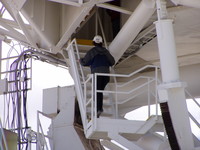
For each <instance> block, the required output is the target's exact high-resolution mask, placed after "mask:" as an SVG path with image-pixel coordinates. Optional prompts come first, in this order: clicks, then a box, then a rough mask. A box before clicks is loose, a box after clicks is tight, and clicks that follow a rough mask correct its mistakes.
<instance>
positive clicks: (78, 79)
mask: <svg viewBox="0 0 200 150" xmlns="http://www.w3.org/2000/svg"><path fill="white" fill-rule="evenodd" d="M66 50H67V53H68V56H66V54H64V52H63V56H64V58H65V60H66V62H67V61H68V57H69V61H70V66H71V73H72V77H73V79H74V83H75V90H76V94H77V99H78V103H79V109H80V113H81V120H82V123H83V128H84V131H86V130H85V129H86V124H85V118H86V117H87V116H86V110H85V108H84V95H83V87H82V85H83V82H85V75H84V73H83V69H82V66H81V64H80V63H79V59H80V56H79V51H78V47H77V43H76V39H74V40H72V41H71V43H70V44H69V45H68V47H67V48H66Z"/></svg>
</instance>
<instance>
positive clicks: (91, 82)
mask: <svg viewBox="0 0 200 150" xmlns="http://www.w3.org/2000/svg"><path fill="white" fill-rule="evenodd" d="M147 68H154V69H155V73H154V74H155V75H154V77H149V76H138V77H135V78H133V79H131V80H129V81H128V82H126V83H123V84H119V83H116V85H115V86H116V87H117V88H116V89H115V90H97V89H96V87H97V86H96V84H97V83H96V80H95V79H96V78H97V76H99V75H100V76H109V77H114V78H117V77H120V78H130V77H132V76H134V75H136V74H137V73H139V72H141V71H144V70H145V69H147ZM141 79H143V80H146V81H145V82H144V83H142V84H141V85H138V86H137V87H133V88H132V89H131V90H129V91H124V90H121V91H120V89H119V88H123V87H126V86H128V85H130V84H132V85H134V84H133V82H135V81H138V80H141ZM153 82H155V85H154V90H155V94H152V93H151V90H150V84H152V83H153ZM157 84H158V67H157V66H153V65H147V66H145V67H143V68H141V69H139V70H137V71H135V72H133V73H131V74H128V75H123V74H106V73H96V74H94V75H90V76H89V77H88V79H87V80H86V81H85V82H84V100H85V102H84V104H85V106H84V107H85V110H87V107H88V108H90V119H89V120H93V121H94V122H93V125H94V128H95V127H96V118H97V112H96V110H97V109H96V108H97V106H96V104H97V98H96V94H97V92H102V93H108V94H115V98H116V99H115V110H116V111H115V116H118V105H120V104H123V103H125V102H128V101H131V100H132V99H133V98H134V97H137V96H139V95H141V94H143V93H144V91H142V92H139V93H135V94H132V93H134V92H136V91H139V90H141V89H142V88H145V87H146V89H147V93H148V98H147V99H148V102H147V103H148V116H150V115H151V112H150V111H151V109H150V104H151V102H150V101H151V100H150V95H153V96H154V97H155V102H154V103H155V104H156V114H155V115H156V116H157V115H158V96H157ZM88 87H91V89H87V88H88ZM89 90H91V91H90V92H91V95H90V96H89V97H88V93H89ZM130 94H132V95H131V96H128V98H127V99H124V100H123V101H119V98H118V95H130ZM86 113H87V112H86ZM85 123H88V125H87V127H90V126H91V124H92V122H90V121H89V122H88V120H87V119H86V122H85Z"/></svg>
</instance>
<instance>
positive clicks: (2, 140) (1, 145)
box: [0, 118, 8, 150]
mask: <svg viewBox="0 0 200 150" xmlns="http://www.w3.org/2000/svg"><path fill="white" fill-rule="evenodd" d="M0 149H1V150H8V145H7V141H6V136H5V134H4V131H3V125H2V122H1V118H0Z"/></svg>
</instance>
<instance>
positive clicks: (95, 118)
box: [93, 73, 97, 129]
mask: <svg viewBox="0 0 200 150" xmlns="http://www.w3.org/2000/svg"><path fill="white" fill-rule="evenodd" d="M93 81H94V109H93V111H94V129H96V127H97V74H96V73H95V74H94V79H93Z"/></svg>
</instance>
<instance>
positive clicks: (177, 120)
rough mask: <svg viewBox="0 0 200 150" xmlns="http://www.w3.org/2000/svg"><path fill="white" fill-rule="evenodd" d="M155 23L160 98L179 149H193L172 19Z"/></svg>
mask: <svg viewBox="0 0 200 150" xmlns="http://www.w3.org/2000/svg"><path fill="white" fill-rule="evenodd" d="M155 24H156V31H157V39H158V48H159V55H160V64H161V73H162V80H163V83H162V84H161V85H160V87H161V89H162V90H164V91H165V96H164V97H163V98H162V100H163V99H165V100H166V101H167V102H168V106H169V110H170V116H171V119H172V124H173V127H174V131H175V134H176V138H177V141H178V144H179V147H180V149H181V150H189V149H190V150H193V149H194V142H193V136H192V132H191V126H190V121H189V115H188V110H187V105H186V97H185V92H184V88H185V84H184V83H182V82H180V77H179V69H178V63H177V56H176V46H175V39H174V33H173V26H172V20H166V19H165V20H159V21H157V22H155ZM177 111H178V112H177Z"/></svg>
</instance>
